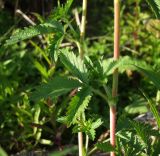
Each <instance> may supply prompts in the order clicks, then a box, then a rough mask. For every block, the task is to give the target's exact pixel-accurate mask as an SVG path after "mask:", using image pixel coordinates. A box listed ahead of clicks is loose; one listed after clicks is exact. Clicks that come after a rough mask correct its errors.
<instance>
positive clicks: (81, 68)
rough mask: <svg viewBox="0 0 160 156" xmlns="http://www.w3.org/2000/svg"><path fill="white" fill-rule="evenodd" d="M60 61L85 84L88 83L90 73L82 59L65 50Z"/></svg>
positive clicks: (61, 53)
mask: <svg viewBox="0 0 160 156" xmlns="http://www.w3.org/2000/svg"><path fill="white" fill-rule="evenodd" d="M59 55H60V59H61V62H62V63H63V64H64V66H65V67H66V68H67V69H68V70H69V71H70V72H71V73H72V74H73V75H74V76H76V77H77V78H79V79H80V80H81V81H82V82H83V83H88V73H87V69H86V66H85V64H84V63H83V61H82V59H81V58H80V57H76V55H75V54H74V53H73V52H69V51H68V49H64V50H63V51H61V52H60V54H59Z"/></svg>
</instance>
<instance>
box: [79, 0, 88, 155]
mask: <svg viewBox="0 0 160 156" xmlns="http://www.w3.org/2000/svg"><path fill="white" fill-rule="evenodd" d="M86 14H87V0H83V4H82V20H81V29H80V37H81V38H80V48H79V54H80V57H81V59H83V56H84V50H83V42H84V37H85V29H86ZM78 147H79V156H83V134H82V132H78Z"/></svg>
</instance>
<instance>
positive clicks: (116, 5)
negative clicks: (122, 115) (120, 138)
mask: <svg viewBox="0 0 160 156" xmlns="http://www.w3.org/2000/svg"><path fill="white" fill-rule="evenodd" d="M119 23H120V2H119V0H114V59H115V60H118V59H119V40H120V39H119V36H120V35H119V34H120V24H119ZM117 92H118V69H115V71H114V73H113V86H112V96H113V97H116V96H117ZM115 105H116V104H115ZM115 132H116V106H111V107H110V143H111V145H112V146H115ZM110 155H111V156H115V153H114V152H111V153H110Z"/></svg>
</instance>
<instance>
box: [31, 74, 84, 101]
mask: <svg viewBox="0 0 160 156" xmlns="http://www.w3.org/2000/svg"><path fill="white" fill-rule="evenodd" d="M81 86H82V84H81V83H80V82H79V81H78V80H74V79H72V78H67V77H55V78H53V79H52V80H50V81H49V82H48V83H47V84H45V83H44V84H42V85H41V86H39V87H37V88H36V91H35V92H34V93H33V94H32V99H34V100H39V99H41V98H48V97H51V98H54V97H57V96H60V95H62V94H64V93H67V92H69V91H70V90H71V89H75V88H78V87H81Z"/></svg>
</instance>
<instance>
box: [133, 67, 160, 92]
mask: <svg viewBox="0 0 160 156" xmlns="http://www.w3.org/2000/svg"><path fill="white" fill-rule="evenodd" d="M136 68H137V69H138V70H139V71H140V72H142V73H143V74H144V75H145V76H146V77H148V79H150V80H151V81H152V82H153V84H154V85H155V86H156V87H157V89H160V74H159V73H156V72H155V71H153V70H151V69H144V68H141V67H138V66H136Z"/></svg>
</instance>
